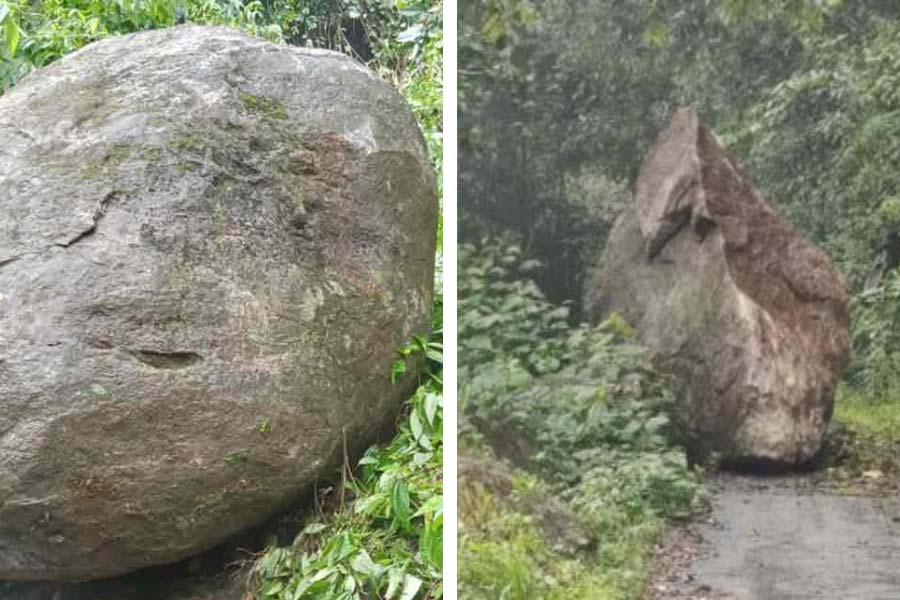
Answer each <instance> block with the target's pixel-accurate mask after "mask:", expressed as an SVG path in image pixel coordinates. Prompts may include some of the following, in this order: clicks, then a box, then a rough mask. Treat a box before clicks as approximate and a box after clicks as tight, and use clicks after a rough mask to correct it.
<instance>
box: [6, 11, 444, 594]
mask: <svg viewBox="0 0 900 600" xmlns="http://www.w3.org/2000/svg"><path fill="white" fill-rule="evenodd" d="M0 140H2V144H0V401H2V404H0V579H14V580H28V579H71V580H79V579H88V578H99V577H108V576H112V575H116V574H119V573H123V572H126V571H129V570H133V569H137V568H139V567H144V566H147V565H152V564H157V563H164V562H169V561H175V560H177V559H180V558H182V557H186V556H188V555H191V554H194V553H197V552H199V551H201V550H203V549H206V548H208V547H210V546H212V545H214V544H216V543H217V542H219V541H221V540H223V539H224V538H226V537H227V536H229V535H230V534H233V533H235V532H237V531H239V530H241V529H244V528H248V527H250V526H253V525H254V524H257V523H260V522H261V521H263V520H265V519H267V518H268V517H270V516H272V514H273V513H275V512H277V511H279V510H280V509H281V508H283V507H285V505H286V504H288V503H290V502H291V501H292V500H295V499H297V498H298V494H301V493H303V492H304V491H305V490H307V489H309V487H310V486H311V485H312V484H313V482H314V481H315V480H316V478H317V477H319V476H322V475H324V474H327V473H330V468H331V465H333V464H334V462H335V460H337V459H338V458H339V456H340V453H341V452H340V451H341V448H342V445H343V440H345V439H346V440H347V442H348V444H349V445H350V447H351V448H353V447H358V446H360V445H361V444H363V443H364V442H366V441H368V440H371V438H372V435H373V433H374V432H375V431H376V430H377V429H378V428H379V427H381V426H383V425H384V424H385V423H386V422H388V421H389V420H390V419H392V418H393V416H394V415H395V413H396V409H397V408H398V407H399V405H400V404H401V402H402V399H403V396H404V393H405V391H408V389H409V387H410V384H411V383H413V382H412V381H411V377H410V378H407V380H406V381H405V382H404V383H403V384H400V385H396V386H392V385H391V382H390V367H391V363H392V362H393V361H394V359H395V350H396V349H397V348H398V347H399V346H400V345H401V344H402V343H403V342H404V341H405V340H407V339H408V338H409V337H410V336H411V335H413V334H416V333H420V332H422V331H423V330H424V329H425V328H426V326H427V319H426V316H427V312H428V310H429V307H430V302H431V296H432V283H433V268H434V262H433V261H434V250H435V246H434V245H435V227H436V222H437V210H438V208H437V201H436V195H435V186H434V183H435V181H434V175H433V172H432V169H431V168H430V165H429V162H428V158H427V155H426V149H425V145H424V143H423V140H422V138H421V134H420V132H419V130H418V127H417V125H416V122H415V120H414V118H413V116H412V115H411V113H410V111H409V110H408V108H407V107H406V105H405V104H404V102H403V100H402V99H401V97H400V96H399V95H398V94H397V93H395V92H394V91H393V90H392V89H391V88H390V86H388V85H387V84H385V83H384V82H382V81H380V80H379V79H378V78H376V77H375V76H374V75H373V74H372V73H370V72H369V71H368V70H366V69H365V68H363V67H361V66H360V65H358V64H356V63H354V62H353V61H352V60H350V59H349V58H346V57H343V56H340V55H338V54H335V53H330V52H324V51H317V50H301V49H297V48H288V47H283V46H276V45H274V44H271V43H269V42H266V41H262V40H259V39H255V38H251V37H248V36H246V35H243V34H241V33H237V32H234V31H230V30H227V29H221V28H206V27H178V28H174V29H168V30H164V31H154V32H147V33H142V34H137V35H132V36H126V37H118V38H113V39H108V40H105V41H102V42H98V43H96V44H92V45H90V46H88V47H87V48H85V49H83V50H81V51H79V52H76V53H75V54H73V55H71V56H68V57H66V58H64V59H63V60H60V61H59V62H57V63H55V64H53V65H52V66H50V67H48V68H46V69H42V70H40V71H38V72H36V73H34V74H32V75H31V76H30V77H28V78H27V79H25V80H24V81H22V82H21V84H20V85H18V86H17V87H15V88H14V89H13V90H11V91H10V92H9V93H8V94H6V95H5V96H3V97H2V98H0ZM411 371H412V370H411Z"/></svg>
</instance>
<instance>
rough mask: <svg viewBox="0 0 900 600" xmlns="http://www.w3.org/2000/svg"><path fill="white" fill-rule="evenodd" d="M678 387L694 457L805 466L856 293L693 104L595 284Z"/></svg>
mask: <svg viewBox="0 0 900 600" xmlns="http://www.w3.org/2000/svg"><path fill="white" fill-rule="evenodd" d="M585 300H586V306H587V309H588V312H589V314H591V315H592V317H593V318H594V319H599V318H601V317H602V316H604V315H607V314H609V313H610V312H613V311H615V312H617V313H619V314H620V315H622V316H623V317H624V318H625V319H626V320H627V321H628V322H629V323H630V324H631V325H632V326H633V327H634V329H635V331H636V333H637V336H638V337H639V340H640V342H641V343H642V344H643V345H644V346H646V347H647V348H648V349H649V350H650V351H651V352H652V353H653V355H654V363H655V364H656V366H657V367H658V368H660V369H661V370H663V371H665V372H668V373H671V374H673V375H674V376H675V378H676V380H677V381H678V382H679V383H680V384H681V388H682V389H681V394H680V395H681V400H680V401H681V404H680V405H679V407H678V411H679V414H678V421H679V422H680V425H681V427H682V429H683V434H684V437H685V439H686V440H687V443H688V446H689V451H690V452H692V453H694V454H695V455H699V456H704V455H707V454H709V453H711V452H715V453H717V454H718V455H720V457H721V458H723V459H725V460H726V461H733V462H745V461H746V462H755V461H761V462H772V463H779V464H788V465H790V464H802V463H805V462H807V461H809V460H811V459H812V458H814V457H815V455H816V453H817V452H818V451H819V449H820V448H821V446H822V441H823V437H824V435H825V431H826V427H827V425H828V422H829V420H830V418H831V415H832V408H833V402H834V390H835V386H836V385H837V382H838V379H839V377H840V375H841V372H842V370H843V369H844V368H845V366H846V364H847V362H848V359H849V352H850V336H849V332H848V323H849V310H848V294H847V290H846V288H845V286H844V283H843V281H842V279H841V277H840V276H839V275H838V273H836V272H835V270H834V268H833V267H832V265H831V262H830V261H829V259H828V257H827V256H826V255H825V254H824V253H823V252H822V251H821V250H819V249H818V248H816V247H815V246H814V245H813V244H812V243H810V242H809V241H808V240H806V239H805V238H804V237H803V236H802V235H800V233H798V232H797V231H796V230H795V229H794V228H793V227H792V226H791V225H789V224H788V223H787V222H785V221H784V220H783V219H781V218H780V217H779V216H778V215H777V214H776V213H775V211H774V210H773V209H772V208H771V207H770V206H769V205H768V204H767V203H766V202H765V200H764V199H763V198H762V196H761V195H760V194H759V192H758V191H757V190H756V189H755V188H754V187H753V185H752V184H751V183H750V180H749V178H748V177H747V176H746V175H745V174H744V172H743V170H742V168H741V167H740V166H739V165H738V164H737V162H736V161H735V160H734V159H733V158H732V157H731V156H729V155H728V153H726V152H725V151H724V150H723V149H722V148H721V147H720V146H719V144H718V143H717V141H716V139H715V137H714V136H713V134H712V133H711V132H710V131H709V130H708V129H706V128H705V127H704V126H703V125H702V124H701V123H700V121H699V118H698V117H697V115H696V113H695V112H693V111H692V110H690V109H682V110H680V111H678V112H677V113H676V114H675V115H674V117H673V118H672V120H671V123H670V124H669V125H668V127H667V129H665V131H663V132H662V133H661V134H660V136H659V138H658V139H657V140H656V142H655V143H654V145H653V146H652V148H651V149H650V152H649V155H648V157H647V158H646V160H645V161H644V163H643V165H642V167H641V170H640V173H639V176H638V179H637V183H636V186H635V193H634V202H633V204H632V205H631V206H630V207H629V208H628V209H627V210H625V211H624V213H623V214H622V215H621V216H620V217H619V218H618V220H617V222H616V224H615V226H614V228H613V230H612V232H611V234H610V238H609V240H608V242H607V246H606V249H605V253H604V256H603V258H602V260H601V263H600V265H598V267H597V268H596V269H595V270H594V271H593V272H592V274H591V276H590V277H589V282H588V284H587V288H586V298H585Z"/></svg>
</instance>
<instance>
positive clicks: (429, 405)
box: [425, 393, 441, 425]
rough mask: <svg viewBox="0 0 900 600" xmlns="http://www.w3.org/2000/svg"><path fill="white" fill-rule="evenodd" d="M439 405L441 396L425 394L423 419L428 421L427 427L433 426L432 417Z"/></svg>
mask: <svg viewBox="0 0 900 600" xmlns="http://www.w3.org/2000/svg"><path fill="white" fill-rule="evenodd" d="M440 403H441V396H440V395H439V394H433V393H428V394H425V418H426V419H428V424H429V425H434V417H435V415H436V414H437V409H438V406H439V405H440Z"/></svg>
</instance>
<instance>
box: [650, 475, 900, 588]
mask: <svg viewBox="0 0 900 600" xmlns="http://www.w3.org/2000/svg"><path fill="white" fill-rule="evenodd" d="M857 483H858V485H853V486H851V485H847V482H842V483H841V484H840V485H835V484H834V483H833V482H832V481H831V480H829V479H827V478H826V477H824V476H823V474H822V473H821V472H820V473H811V474H802V475H779V476H774V475H771V476H764V477H761V476H753V475H737V474H720V475H716V476H714V477H713V478H711V480H710V485H709V487H710V489H711V491H712V499H711V510H710V513H709V514H708V515H707V516H706V517H705V518H703V519H701V520H700V521H698V522H694V523H691V524H689V525H686V526H683V527H680V528H676V529H675V530H673V531H672V532H671V534H670V536H669V539H668V540H667V542H666V544H665V545H664V546H663V547H662V548H661V549H660V552H659V558H658V560H657V563H656V568H655V572H654V576H653V580H652V583H651V585H650V587H649V591H648V594H647V598H648V600H662V599H668V598H674V599H690V600H807V599H817V600H849V599H852V600H897V599H898V598H900V496H898V494H897V493H896V490H894V489H892V487H893V486H886V485H883V484H880V483H879V484H878V485H872V484H871V482H868V481H866V480H865V479H863V480H860V481H859V482H857Z"/></svg>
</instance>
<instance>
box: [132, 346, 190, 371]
mask: <svg viewBox="0 0 900 600" xmlns="http://www.w3.org/2000/svg"><path fill="white" fill-rule="evenodd" d="M129 352H130V354H131V355H132V356H133V357H135V358H136V359H137V360H138V361H140V362H142V363H144V364H145V365H149V366H151V367H153V368H155V369H183V368H185V367H189V366H191V365H193V364H196V363H198V362H200V361H201V360H203V357H202V356H200V355H199V354H197V353H196V352H184V351H172V352H165V351H161V350H130V351H129Z"/></svg>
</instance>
